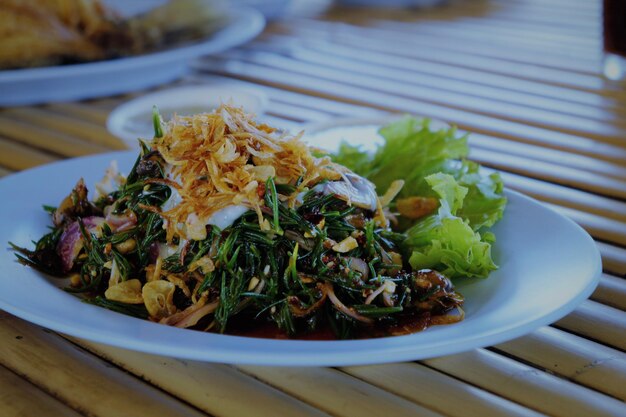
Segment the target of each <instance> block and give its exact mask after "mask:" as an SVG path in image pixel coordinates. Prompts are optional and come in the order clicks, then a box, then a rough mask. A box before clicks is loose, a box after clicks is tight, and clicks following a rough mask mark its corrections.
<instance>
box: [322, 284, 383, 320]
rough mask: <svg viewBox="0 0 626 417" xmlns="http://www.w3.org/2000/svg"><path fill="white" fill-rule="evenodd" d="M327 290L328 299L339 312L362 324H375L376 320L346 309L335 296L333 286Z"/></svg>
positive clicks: (330, 285) (329, 286)
mask: <svg viewBox="0 0 626 417" xmlns="http://www.w3.org/2000/svg"><path fill="white" fill-rule="evenodd" d="M327 288H328V289H327V295H328V299H329V300H330V301H331V302H332V303H333V305H334V306H335V308H336V309H337V310H339V311H341V312H342V313H343V314H345V315H346V316H348V317H352V318H353V319H355V320H357V321H360V322H361V323H366V324H374V320H372V319H370V318H369V317H365V316H362V315H360V314H359V313H357V312H356V311H354V310H351V309H349V308H348V307H346V306H345V304H344V303H342V302H341V301H340V300H339V299H338V298H337V296H336V295H335V290H334V289H333V286H332V284H329V285H328V287H327Z"/></svg>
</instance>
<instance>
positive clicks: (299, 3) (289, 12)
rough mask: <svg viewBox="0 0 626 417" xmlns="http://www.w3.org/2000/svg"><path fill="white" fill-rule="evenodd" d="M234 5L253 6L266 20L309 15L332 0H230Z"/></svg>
mask: <svg viewBox="0 0 626 417" xmlns="http://www.w3.org/2000/svg"><path fill="white" fill-rule="evenodd" d="M231 1H232V3H233V4H234V5H237V6H239V5H241V6H244V7H253V8H255V9H257V10H258V11H260V12H261V13H263V16H265V18H266V19H267V20H277V19H282V18H290V17H311V16H315V15H317V14H320V13H322V12H323V11H325V10H326V9H327V8H328V7H329V6H330V5H331V4H332V0H231Z"/></svg>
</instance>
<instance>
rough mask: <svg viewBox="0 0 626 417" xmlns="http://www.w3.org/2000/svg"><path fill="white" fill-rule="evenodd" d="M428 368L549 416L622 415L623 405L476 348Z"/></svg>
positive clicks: (431, 362)
mask: <svg viewBox="0 0 626 417" xmlns="http://www.w3.org/2000/svg"><path fill="white" fill-rule="evenodd" d="M422 362H423V363H425V364H426V365H427V366H430V367H432V368H434V369H437V370H439V371H441V372H444V373H447V374H449V375H452V376H454V377H456V378H459V379H461V380H463V381H467V382H469V383H471V384H473V385H476V386H478V387H481V388H483V389H485V390H488V391H490V392H493V393H495V394H497V395H499V396H501V397H504V398H508V399H510V400H512V401H516V402H519V403H522V404H524V405H525V406H527V407H530V408H533V409H535V410H537V411H540V412H543V413H546V414H549V415H551V416H559V417H560V416H563V417H577V416H580V417H588V416H598V417H600V416H615V417H617V416H621V415H623V412H624V410H625V408H624V407H625V406H624V403H623V402H621V401H618V400H616V399H614V398H611V397H609V396H606V395H603V394H600V393H598V392H596V391H592V390H590V389H587V388H584V387H582V386H580V385H577V384H574V383H572V382H569V381H566V380H564V379H560V378H557V377H555V376H552V375H550V374H548V373H545V372H541V371H539V370H538V369H535V368H532V367H529V366H528V365H525V364H522V363H520V362H516V361H514V360H513V359H510V358H507V357H504V356H501V355H498V354H496V353H494V352H489V351H487V350H484V349H476V350H473V351H470V352H466V353H461V354H458V355H451V356H445V357H440V358H434V359H428V360H425V361H422Z"/></svg>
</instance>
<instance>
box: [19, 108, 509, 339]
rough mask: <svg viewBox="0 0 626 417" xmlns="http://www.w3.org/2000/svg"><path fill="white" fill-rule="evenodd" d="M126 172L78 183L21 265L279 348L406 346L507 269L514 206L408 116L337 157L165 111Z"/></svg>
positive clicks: (256, 131) (124, 302) (237, 126)
mask: <svg viewBox="0 0 626 417" xmlns="http://www.w3.org/2000/svg"><path fill="white" fill-rule="evenodd" d="M154 126H155V135H154V138H153V140H152V141H150V142H148V143H144V142H142V150H141V154H140V155H139V157H138V159H137V161H136V163H135V165H134V166H133V167H132V169H131V170H130V172H129V174H128V176H126V177H124V176H122V175H121V174H120V173H119V172H118V171H117V167H116V166H115V164H112V165H111V167H110V168H109V169H108V170H107V172H106V175H105V178H104V179H103V180H102V181H101V182H100V183H99V184H97V185H96V187H95V188H96V190H95V196H94V199H93V200H90V199H89V197H88V191H87V188H86V186H85V184H84V182H83V181H82V180H80V181H79V182H78V183H77V185H76V187H75V188H74V190H72V192H71V193H70V195H69V196H68V197H67V198H65V199H64V200H63V201H62V202H61V203H60V204H59V206H58V207H56V208H55V207H46V210H48V211H49V212H50V213H51V217H52V222H53V226H52V230H51V232H50V233H48V234H47V235H45V236H43V237H42V238H41V239H40V240H39V241H38V242H36V246H35V249H34V250H32V251H31V250H28V249H25V248H19V247H16V246H14V249H15V250H16V251H17V252H18V254H17V255H18V258H19V260H20V261H21V262H22V263H24V264H26V265H30V266H33V267H35V268H37V269H39V270H41V271H43V272H46V273H48V274H52V275H55V276H60V277H69V286H68V288H67V291H70V292H73V293H77V294H81V295H82V296H83V298H84V300H85V301H87V302H89V303H92V304H95V305H99V306H102V307H105V308H108V309H111V310H114V311H118V312H122V313H125V314H129V315H132V316H136V317H140V318H145V319H149V320H151V321H154V322H159V323H162V324H167V325H171V326H177V327H181V328H192V329H197V330H204V331H210V332H218V333H226V334H235V335H245V336H258V337H275V338H286V337H291V338H310V339H333V338H339V339H346V338H367V337H381V336H390V335H402V334H408V333H413V332H416V331H420V330H423V329H425V328H426V327H428V326H429V325H433V324H443V323H453V322H456V321H459V320H462V318H463V311H462V307H461V306H462V304H463V297H462V295H461V294H459V293H458V292H457V291H456V290H455V289H454V285H453V280H456V279H475V278H484V277H486V276H487V275H488V274H489V272H490V271H492V270H494V269H496V265H495V263H494V262H493V260H492V258H491V243H492V242H493V241H494V239H495V237H494V236H493V235H492V234H491V233H489V232H488V231H487V229H488V228H489V227H490V226H492V225H493V224H494V223H495V222H496V221H498V220H499V219H500V218H501V217H502V214H503V211H504V206H505V204H506V199H505V198H504V197H503V195H502V182H501V180H500V178H499V176H498V175H497V174H492V175H490V176H485V175H482V174H481V172H480V167H479V166H478V165H477V164H475V163H473V162H470V161H467V160H464V159H463V158H464V157H465V156H466V155H467V152H468V149H467V142H466V137H465V136H460V135H458V134H457V133H456V131H455V129H453V128H451V129H443V130H439V131H432V130H430V128H429V122H428V120H417V119H414V118H411V117H406V118H404V119H401V120H399V121H397V122H393V123H391V124H389V125H387V126H385V127H383V128H382V129H381V131H380V132H381V135H382V136H383V137H385V139H386V142H385V144H384V145H383V146H381V147H379V149H378V150H377V152H375V153H374V154H365V153H362V152H360V150H359V149H358V148H355V147H351V146H348V145H346V144H343V145H342V146H341V148H340V150H339V152H338V153H337V154H334V155H328V154H324V153H323V152H322V151H319V150H315V149H311V148H309V147H308V146H307V145H306V144H305V142H304V141H303V140H302V139H301V135H302V134H299V135H295V136H294V135H291V134H288V133H281V134H279V133H278V132H277V130H276V129H274V128H272V127H270V126H267V125H265V124H261V123H258V122H256V121H255V120H254V119H253V118H252V117H251V116H250V115H247V114H246V113H245V112H244V111H243V110H242V109H240V108H236V107H232V106H228V105H222V106H221V107H220V108H218V109H217V110H215V111H214V112H212V113H204V114H197V115H194V116H185V117H181V116H175V117H174V118H173V119H172V120H171V121H169V122H168V123H163V122H162V121H161V118H160V116H159V115H158V112H155V115H154Z"/></svg>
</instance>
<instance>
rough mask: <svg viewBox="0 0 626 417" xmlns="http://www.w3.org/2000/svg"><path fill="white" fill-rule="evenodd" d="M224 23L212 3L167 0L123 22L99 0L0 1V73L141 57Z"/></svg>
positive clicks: (203, 34)
mask: <svg viewBox="0 0 626 417" xmlns="http://www.w3.org/2000/svg"><path fill="white" fill-rule="evenodd" d="M226 19H227V18H226V15H225V12H224V7H223V2H221V1H216V0H176V1H173V0H171V1H170V2H168V3H166V4H165V5H163V6H161V7H157V8H155V9H152V10H150V11H149V12H147V13H144V14H142V15H139V16H135V17H132V18H128V19H125V18H123V17H122V16H121V15H120V14H118V13H117V12H116V11H115V10H112V9H110V8H108V7H107V6H106V5H105V4H103V3H102V2H101V1H99V0H2V1H0V69H15V68H25V67H40V66H52V65H60V64H67V63H77V62H87V61H97V60H103V59H111V58H117V57H121V56H128V55H136V54H141V53H144V52H150V51H154V50H158V49H160V48H167V47H171V46H175V45H176V44H180V43H182V42H186V41H192V40H194V39H202V38H204V37H206V36H208V35H209V34H211V33H212V32H215V31H216V30H217V29H219V28H220V27H222V26H223V25H224V24H225V23H226Z"/></svg>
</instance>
